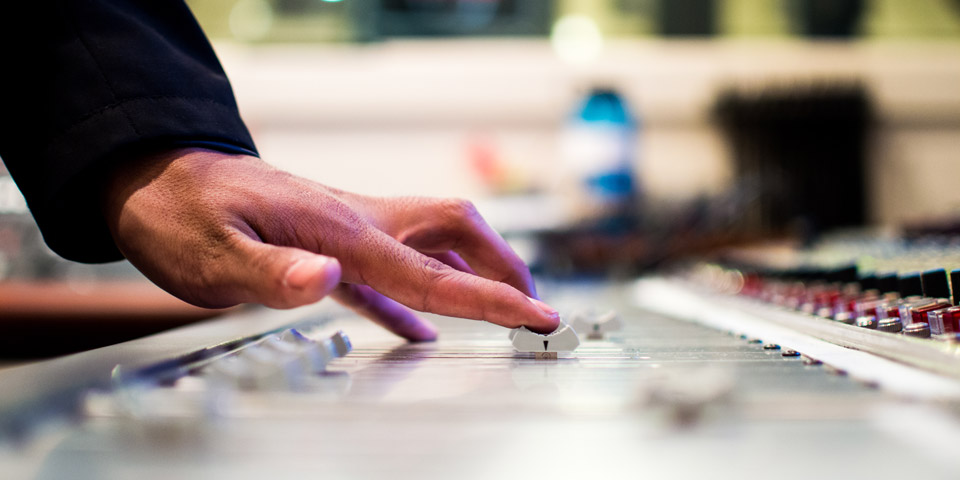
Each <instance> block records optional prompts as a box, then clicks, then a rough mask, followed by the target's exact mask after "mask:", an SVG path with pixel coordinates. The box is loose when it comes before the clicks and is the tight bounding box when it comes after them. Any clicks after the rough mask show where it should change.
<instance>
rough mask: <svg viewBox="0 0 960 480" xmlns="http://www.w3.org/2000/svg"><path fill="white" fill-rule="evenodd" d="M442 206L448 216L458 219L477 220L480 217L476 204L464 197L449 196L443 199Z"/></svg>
mask: <svg viewBox="0 0 960 480" xmlns="http://www.w3.org/2000/svg"><path fill="white" fill-rule="evenodd" d="M441 208H442V209H443V210H444V212H445V213H446V216H447V217H448V218H452V219H456V220H470V221H472V220H476V219H477V218H479V217H480V212H478V211H477V207H476V205H474V204H473V202H471V201H470V200H466V199H462V198H449V199H444V200H442V201H441Z"/></svg>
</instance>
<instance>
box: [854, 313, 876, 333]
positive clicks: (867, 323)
mask: <svg viewBox="0 0 960 480" xmlns="http://www.w3.org/2000/svg"><path fill="white" fill-rule="evenodd" d="M857 326H858V327H861V328H869V329H871V330H876V329H877V317H874V316H873V315H864V316H862V317H859V318H857Z"/></svg>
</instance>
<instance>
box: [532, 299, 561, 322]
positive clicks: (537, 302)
mask: <svg viewBox="0 0 960 480" xmlns="http://www.w3.org/2000/svg"><path fill="white" fill-rule="evenodd" d="M527 299H529V300H530V301H531V302H533V304H534V305H536V306H537V308H539V309H540V310H542V311H543V312H544V313H546V314H547V315H549V316H550V317H552V318H560V312H558V311H556V310H554V308H553V307H551V306H550V305H547V304H546V303H543V302H541V301H540V300H537V299H536V298H531V297H527Z"/></svg>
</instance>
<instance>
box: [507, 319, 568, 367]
mask: <svg viewBox="0 0 960 480" xmlns="http://www.w3.org/2000/svg"><path fill="white" fill-rule="evenodd" d="M510 340H511V341H512V342H513V348H515V349H517V351H518V352H533V353H534V354H535V356H536V358H537V359H554V358H557V352H572V351H574V350H576V349H577V347H578V346H579V345H580V339H579V338H578V337H577V332H576V331H574V329H573V328H571V327H570V325H567V324H566V323H563V322H562V321H561V322H560V325H559V326H557V329H556V330H554V331H553V333H548V334H546V335H541V334H539V333H534V332H531V331H530V330H527V328H526V327H520V328H514V329H513V330H511V331H510Z"/></svg>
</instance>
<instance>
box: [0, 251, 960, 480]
mask: <svg viewBox="0 0 960 480" xmlns="http://www.w3.org/2000/svg"><path fill="white" fill-rule="evenodd" d="M956 249H957V247H956V246H953V245H944V244H936V245H919V246H918V245H905V244H902V243H897V244H896V245H893V244H880V243H868V244H856V243H849V242H848V243H845V241H838V242H835V243H830V244H823V245H820V246H818V247H816V248H815V249H813V250H814V251H815V252H816V253H815V254H813V253H810V252H811V251H810V250H804V249H798V248H792V247H791V248H781V247H777V248H773V247H770V248H767V247H764V248H750V249H744V250H741V251H729V252H725V253H724V254H723V255H720V256H718V257H716V258H711V259H709V261H703V262H691V263H690V264H685V265H683V266H680V267H676V268H674V269H671V270H670V271H665V272H664V273H662V274H659V275H655V276H648V277H643V278H640V279H637V280H631V281H626V282H614V281H591V280H576V281H574V280H569V281H557V280H549V279H541V280H540V281H539V282H538V286H539V289H540V290H541V292H542V293H543V294H544V300H546V301H547V302H549V303H551V304H552V305H554V306H555V307H557V308H558V309H559V310H560V311H561V314H562V317H563V319H564V321H565V324H564V326H563V328H562V329H561V330H562V331H558V332H555V334H553V335H552V336H551V335H537V334H535V333H532V332H528V331H526V330H525V329H523V330H517V331H509V330H507V329H503V328H501V327H497V326H494V325H491V324H486V323H482V322H474V321H469V320H462V319H451V318H440V317H433V316H431V317H430V318H431V320H433V321H435V322H436V323H437V324H438V325H439V327H440V332H441V333H440V338H439V339H438V340H437V341H436V342H429V343H407V342H404V341H402V340H400V339H398V338H396V337H394V336H392V335H390V334H389V333H387V332H385V331H383V330H381V329H379V327H377V326H375V325H374V324H372V323H371V322H368V321H366V320H363V319H361V318H358V317H356V316H355V315H353V314H351V313H349V312H347V311H346V310H343V309H340V308H339V307H337V306H335V305H334V304H333V303H331V302H329V301H326V300H325V301H322V302H320V303H319V304H317V305H314V306H311V307H305V308H300V309H295V310H290V311H273V310H267V309H250V310H247V311H244V312H241V313H236V314H233V315H231V316H228V317H224V318H220V319H217V320H212V321H208V322H205V323H200V324H195V325H192V326H186V327H181V328H179V329H175V330H171V331H167V332H164V333H160V334H157V335H153V336H151V337H146V338H142V339H139V340H134V341H130V342H126V343H124V344H119V345H114V346H110V347H105V348H102V349H98V350H93V351H88V352H83V353H80V354H75V355H71V356H67V357H62V358H58V359H53V360H48V361H44V362H39V363H36V364H31V365H26V366H22V367H14V368H10V369H7V370H3V371H0V386H2V391H0V429H2V430H0V435H2V439H3V441H2V447H0V472H3V474H2V475H0V476H2V477H3V478H39V479H47V478H71V479H111V478H138V479H150V478H164V479H167V478H208V479H221V478H222V479H246V478H250V479H254V478H257V479H262V478H337V479H339V478H346V479H353V478H445V479H449V478H455V479H473V478H477V479H479V478H484V479H486V478H544V479H549V478H720V479H724V478H744V477H750V476H772V477H774V478H778V479H782V478H787V479H792V478H871V479H875V478H891V479H900V480H902V479H903V478H908V477H911V476H912V477H917V478H924V479H941V478H942V479H948V478H950V479H955V478H960V455H958V454H957V452H956V451H957V449H958V448H960V408H958V407H960V363H958V362H960V354H958V348H957V345H958V344H957V343H956V341H955V338H956V335H955V334H956V333H957V328H956V318H957V317H956V316H954V315H955V314H954V313H953V311H952V310H951V309H955V308H956V307H954V303H955V299H956V298H955V295H953V293H954V290H953V289H952V285H951V282H950V280H951V273H953V270H956V269H955V268H954V267H955V265H954V264H953V259H954V254H955V253H956ZM957 258H960V257H957ZM851 267H854V268H851ZM940 268H943V270H939V269H940ZM915 271H918V272H920V274H919V276H916V275H914V274H913V272H915ZM891 275H893V277H891ZM915 277H916V278H919V280H920V282H919V283H920V285H919V291H918V290H917V286H916V283H917V282H916V280H915ZM894 280H895V281H894ZM941 280H942V281H941ZM894 283H896V285H897V287H896V289H894V287H893V285H894ZM934 315H936V316H937V318H938V320H932V319H931V317H932V316H934ZM894 318H895V319H896V320H898V321H899V330H898V331H895V330H896V329H895V328H894V327H890V326H889V325H890V324H896V322H895V321H893V319H894ZM921 320H927V321H926V322H923V321H921ZM931 322H933V323H931ZM937 322H942V323H937ZM921 323H923V324H926V330H927V333H924V332H923V330H924V328H921V327H913V325H917V324H921ZM934 324H935V325H936V326H932V325H934ZM917 330H919V331H920V332H919V333H917V332H916V331H917ZM544 342H546V343H544Z"/></svg>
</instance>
